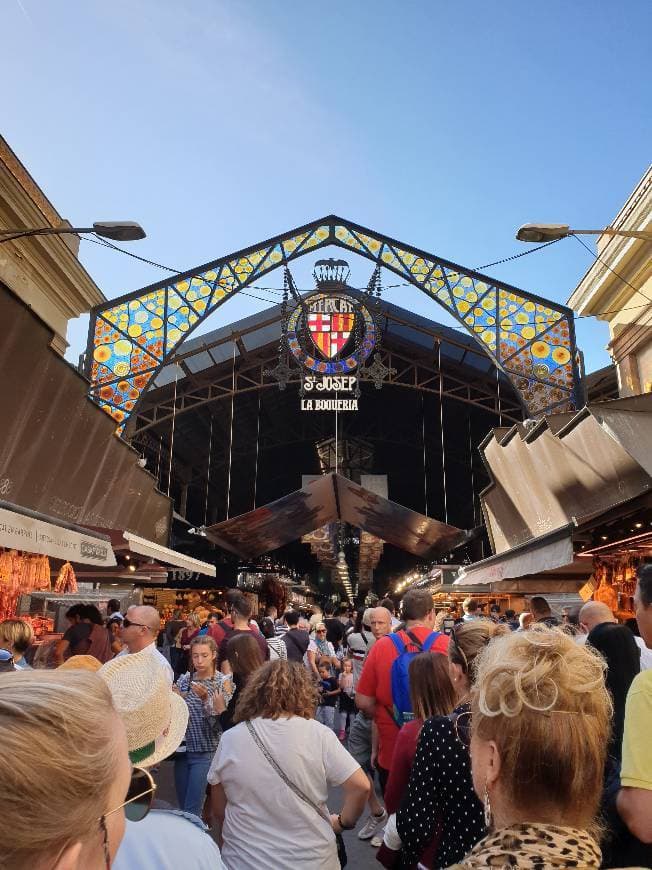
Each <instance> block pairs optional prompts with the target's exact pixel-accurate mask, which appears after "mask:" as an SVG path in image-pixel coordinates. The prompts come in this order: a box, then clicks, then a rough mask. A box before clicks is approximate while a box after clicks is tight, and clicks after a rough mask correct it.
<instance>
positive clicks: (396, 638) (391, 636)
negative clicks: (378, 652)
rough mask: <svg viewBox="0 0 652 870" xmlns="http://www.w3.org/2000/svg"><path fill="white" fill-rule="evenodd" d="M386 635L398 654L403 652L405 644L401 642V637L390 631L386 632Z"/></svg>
mask: <svg viewBox="0 0 652 870" xmlns="http://www.w3.org/2000/svg"><path fill="white" fill-rule="evenodd" d="M386 636H387V637H388V638H389V639H390V640H391V642H392V643H393V644H394V646H395V647H396V652H397V653H398V654H399V655H403V653H404V652H405V644H404V643H403V638H402V637H399V635H398V634H394V632H392V633H391V634H388V635H386Z"/></svg>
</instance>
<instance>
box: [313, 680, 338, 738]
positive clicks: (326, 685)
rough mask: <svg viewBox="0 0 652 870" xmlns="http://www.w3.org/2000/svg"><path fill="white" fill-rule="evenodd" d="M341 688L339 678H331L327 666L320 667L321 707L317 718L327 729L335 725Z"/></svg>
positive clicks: (318, 708) (318, 709)
mask: <svg viewBox="0 0 652 870" xmlns="http://www.w3.org/2000/svg"><path fill="white" fill-rule="evenodd" d="M339 694H340V687H339V686H338V685H337V677H331V669H330V666H329V665H327V664H323V665H320V666H319V706H318V707H317V713H316V716H315V718H316V719H317V721H318V722H321V723H322V725H326V727H327V728H331V729H332V728H333V725H334V723H335V705H336V704H337V696H338V695H339Z"/></svg>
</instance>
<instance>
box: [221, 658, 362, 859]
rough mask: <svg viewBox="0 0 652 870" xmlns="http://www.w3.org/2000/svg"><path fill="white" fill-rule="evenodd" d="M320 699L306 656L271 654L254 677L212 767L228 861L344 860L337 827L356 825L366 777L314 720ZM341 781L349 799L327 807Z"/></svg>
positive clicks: (324, 728) (339, 831) (246, 689)
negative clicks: (294, 659)
mask: <svg viewBox="0 0 652 870" xmlns="http://www.w3.org/2000/svg"><path fill="white" fill-rule="evenodd" d="M316 703H317V692H316V689H315V687H314V685H313V683H312V680H311V679H310V676H309V674H308V672H307V670H306V669H305V668H304V667H303V665H301V664H293V663H290V662H286V661H281V660H279V661H274V662H268V663H266V664H265V665H263V666H262V667H261V668H259V669H258V670H257V671H256V672H255V673H254V674H253V675H252V676H251V677H250V678H249V681H248V683H247V686H246V688H245V689H244V691H243V692H242V695H241V697H240V701H239V703H238V708H237V711H236V716H235V722H236V724H235V726H234V727H233V728H232V729H231V730H230V731H228V732H227V733H226V734H224V736H223V737H222V740H221V741H220V745H219V747H218V749H217V752H216V753H215V758H214V759H213V763H212V765H211V769H210V771H209V774H208V781H209V782H210V783H211V786H212V788H211V794H212V801H213V810H214V815H215V816H216V817H217V818H218V820H219V822H220V828H221V833H220V837H221V841H222V842H223V857H224V862H225V864H226V865H227V866H230V867H237V868H238V870H259V868H260V867H269V866H273V867H292V868H297V870H339V868H340V859H339V858H338V849H337V843H336V835H337V834H341V832H342V831H343V830H348V829H352V828H353V827H354V826H355V824H356V821H357V820H358V818H359V816H360V814H361V813H362V811H363V809H364V806H365V803H366V801H367V797H368V793H369V783H368V780H367V778H366V776H365V774H364V773H363V772H362V770H361V768H360V765H359V764H358V763H357V762H356V761H355V760H354V759H353V758H352V757H351V756H350V755H349V753H348V752H347V751H346V749H344V747H343V746H342V744H341V743H340V742H339V740H338V739H337V736H336V735H335V733H334V732H333V731H332V730H331V729H329V728H327V727H326V726H325V725H322V724H320V723H319V722H317V721H316V720H315V718H314V715H315V706H316ZM335 786H342V789H343V792H344V795H343V797H344V800H343V804H342V808H341V810H340V812H339V813H337V814H331V813H330V811H329V809H328V807H327V805H326V800H327V797H328V790H329V787H335Z"/></svg>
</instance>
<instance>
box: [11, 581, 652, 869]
mask: <svg viewBox="0 0 652 870" xmlns="http://www.w3.org/2000/svg"><path fill="white" fill-rule="evenodd" d="M635 603H636V624H634V625H633V624H629V625H619V624H618V623H617V620H616V618H615V616H614V615H613V613H612V612H611V610H610V609H609V608H608V607H607V606H605V605H604V604H602V603H601V602H594V601H589V602H587V603H586V604H584V606H583V607H581V608H579V609H576V610H570V609H568V610H566V609H564V610H563V611H562V613H561V614H560V615H559V616H557V615H555V614H554V613H553V612H552V609H551V608H550V606H549V604H548V602H547V601H546V599H545V598H543V597H542V596H534V597H532V598H531V599H530V601H529V604H528V610H527V611H525V612H523V613H521V614H518V615H517V614H516V613H515V612H514V611H512V610H509V609H507V610H505V611H504V612H502V611H501V608H500V606H499V605H498V604H494V605H492V606H491V607H490V608H489V610H488V611H486V612H485V611H484V609H483V608H482V606H480V604H479V603H478V602H477V601H475V600H474V599H467V600H466V601H465V602H464V604H463V608H462V611H461V612H460V613H457V612H455V611H454V610H453V609H452V608H444V609H442V610H440V611H439V612H436V610H435V608H434V606H433V600H432V597H431V595H430V593H429V592H427V591H426V590H418V589H417V590H410V591H408V592H406V594H405V595H404V597H403V599H402V601H401V603H400V608H399V609H398V611H397V612H396V613H395V610H394V602H393V601H392V600H389V599H387V600H384V601H382V602H381V603H380V604H379V605H378V606H376V607H369V608H362V609H360V610H359V611H358V612H357V613H352V612H351V611H350V609H349V607H348V605H342V606H340V607H339V608H338V609H337V610H336V609H335V607H334V605H333V604H331V603H328V604H327V605H325V606H324V609H323V611H322V610H321V608H317V607H314V608H312V609H311V611H310V612H305V611H304V612H300V611H298V610H293V609H289V610H287V611H286V612H285V613H284V614H278V613H277V612H275V609H274V608H269V609H268V611H267V613H265V614H262V615H260V614H257V619H254V618H253V614H252V609H251V604H250V601H249V599H248V598H247V597H246V596H245V595H243V594H241V593H239V592H232V593H229V595H228V596H227V609H228V612H227V613H211V612H207V613H204V614H203V615H201V616H198V615H196V614H191V615H184V614H183V613H181V612H178V613H175V614H174V616H173V618H172V619H171V620H168V622H167V623H166V624H165V626H164V627H163V629H161V621H160V615H159V613H158V612H157V611H156V610H155V609H154V608H152V607H148V606H133V607H129V608H128V609H127V611H126V613H124V614H122V613H120V607H119V603H118V602H112V603H111V604H110V606H109V609H108V613H107V616H106V618H104V619H103V618H102V616H101V615H100V613H99V611H98V610H97V608H95V607H94V606H92V605H84V604H80V605H75V606H74V607H72V608H70V610H69V611H68V619H69V623H70V625H69V628H68V630H67V631H66V632H65V633H64V634H63V637H62V638H61V640H60V641H59V642H58V643H57V644H56V646H55V647H54V648H53V649H52V650H51V651H50V654H48V655H42V656H41V657H40V658H39V656H38V655H35V654H34V652H35V650H34V647H33V643H32V642H33V637H32V635H31V628H30V626H29V624H28V623H26V622H24V621H22V620H20V619H10V620H5V621H4V622H2V623H0V671H1V673H0V728H1V729H2V731H1V733H2V735H3V740H2V741H0V781H2V783H3V795H4V798H5V801H4V803H3V811H2V813H0V870H4V868H6V870H23V868H27V867H30V868H34V870H40V868H43V870H45V868H47V870H95V868H97V870H100V868H102V870H110V868H114V870H116V868H117V870H140V868H143V870H145V868H168V867H169V868H173V867H179V866H190V867H193V868H194V870H203V868H206V870H208V868H217V870H219V868H222V867H226V868H229V870H254V868H256V870H258V868H260V867H274V868H277V867H278V868H311V870H337V868H340V867H342V866H345V865H346V863H347V856H346V841H345V839H344V838H343V836H342V835H343V834H344V832H347V831H353V830H356V832H357V836H358V837H359V839H360V840H366V841H368V842H369V843H370V844H371V845H372V846H373V847H375V848H376V849H377V852H376V853H375V856H376V858H377V860H378V862H380V864H382V865H383V866H385V867H389V868H404V870H407V868H414V870H416V868H419V870H423V868H427V870H434V868H457V870H474V868H479V867H505V868H507V867H510V868H511V867H517V868H519V867H520V868H537V870H544V868H558V867H562V868H563V867H587V868H599V867H605V868H609V867H652V851H651V849H652V846H651V844H652V748H650V743H649V741H648V740H647V728H648V727H649V723H651V722H652V668H651V667H650V665H651V663H652V662H651V660H652V651H651V648H652V565H646V566H644V567H642V568H641V569H639V575H638V582H637V588H636V596H635ZM116 605H117V606H116ZM168 759H170V760H172V759H173V769H174V783H175V787H176V796H177V806H176V807H172V806H171V805H170V804H165V803H164V802H163V801H161V800H160V798H157V797H156V790H157V785H156V779H157V776H158V774H159V772H160V769H161V765H162V764H163V762H165V761H166V760H168ZM335 788H338V789H339V791H338V792H337V794H339V795H340V797H339V798H338V801H339V802H338V804H337V806H330V807H329V800H330V801H331V803H332V795H333V793H334V792H333V790H334V789H335ZM210 832H212V834H213V836H210ZM365 848H366V847H365ZM369 854H370V857H371V856H373V855H374V853H373V852H372V851H370V853H369Z"/></svg>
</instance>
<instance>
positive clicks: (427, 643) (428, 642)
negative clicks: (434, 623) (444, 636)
mask: <svg viewBox="0 0 652 870" xmlns="http://www.w3.org/2000/svg"><path fill="white" fill-rule="evenodd" d="M440 634H441V631H433V632H431V633H430V634H429V635H428V637H427V638H426V639H425V640H424V642H423V652H429V651H430V649H432V647H433V645H434V644H435V643H436V642H437V640H438V638H439V636H440Z"/></svg>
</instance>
